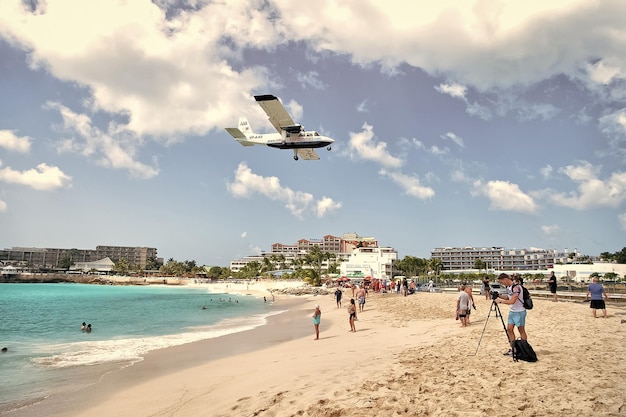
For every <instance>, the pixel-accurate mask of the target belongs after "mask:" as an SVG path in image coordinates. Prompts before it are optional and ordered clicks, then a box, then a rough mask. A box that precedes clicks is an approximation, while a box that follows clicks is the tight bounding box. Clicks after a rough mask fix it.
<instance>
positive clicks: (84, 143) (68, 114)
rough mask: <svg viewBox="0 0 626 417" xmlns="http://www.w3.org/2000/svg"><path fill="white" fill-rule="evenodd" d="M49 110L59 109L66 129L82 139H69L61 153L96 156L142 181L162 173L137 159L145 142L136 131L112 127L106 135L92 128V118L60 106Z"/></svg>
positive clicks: (62, 144) (109, 165)
mask: <svg viewBox="0 0 626 417" xmlns="http://www.w3.org/2000/svg"><path fill="white" fill-rule="evenodd" d="M47 106H48V108H49V109H52V110H57V111H58V112H59V113H60V114H61V116H62V117H63V127H64V128H65V129H66V130H67V131H68V132H70V133H72V134H77V135H78V138H75V137H73V138H72V139H66V140H65V141H63V142H61V143H60V144H59V147H58V149H59V151H60V152H77V153H79V154H81V155H84V156H87V157H90V156H95V157H96V158H97V161H98V163H99V164H100V165H102V166H105V167H108V168H114V169H124V170H127V171H128V172H130V174H131V175H133V176H135V177H138V178H152V177H154V176H155V175H157V174H158V170H157V169H156V168H153V167H150V166H148V165H145V164H143V163H141V162H139V161H136V160H135V153H136V149H137V147H138V146H140V145H141V139H140V138H138V137H137V136H136V135H135V134H134V133H133V132H128V131H124V130H121V129H119V128H110V130H111V132H110V133H106V132H102V131H101V130H100V129H98V128H97V127H94V126H93V125H92V122H91V119H90V118H89V116H87V115H84V114H77V113H74V112H73V111H72V110H70V109H68V108H67V107H65V106H63V105H61V104H59V103H52V102H50V103H48V105H47Z"/></svg>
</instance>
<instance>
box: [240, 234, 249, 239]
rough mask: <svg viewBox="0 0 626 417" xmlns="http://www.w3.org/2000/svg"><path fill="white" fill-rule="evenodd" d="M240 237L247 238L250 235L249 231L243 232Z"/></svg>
mask: <svg viewBox="0 0 626 417" xmlns="http://www.w3.org/2000/svg"><path fill="white" fill-rule="evenodd" d="M240 237H241V238H242V239H245V238H246V237H248V232H243V233H242V234H241V235H240Z"/></svg>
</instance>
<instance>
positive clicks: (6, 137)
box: [0, 130, 31, 153]
mask: <svg viewBox="0 0 626 417" xmlns="http://www.w3.org/2000/svg"><path fill="white" fill-rule="evenodd" d="M30 143H31V138H29V137H28V136H17V135H16V134H15V132H13V131H11V130H0V148H4V149H8V150H9V151H14V152H21V153H27V152H29V151H30Z"/></svg>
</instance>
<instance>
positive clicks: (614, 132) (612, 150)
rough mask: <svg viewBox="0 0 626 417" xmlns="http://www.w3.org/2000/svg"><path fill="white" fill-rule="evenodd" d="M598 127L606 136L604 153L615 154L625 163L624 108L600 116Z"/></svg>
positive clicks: (625, 121)
mask: <svg viewBox="0 0 626 417" xmlns="http://www.w3.org/2000/svg"><path fill="white" fill-rule="evenodd" d="M598 128H599V129H600V131H601V132H602V133H603V134H604V136H606V137H607V138H608V149H607V152H606V154H607V155H613V156H617V157H618V158H619V159H621V160H622V161H623V162H625V163H626V108H621V109H619V110H616V111H614V112H612V113H610V114H606V115H604V116H602V117H601V118H600V119H599V120H598Z"/></svg>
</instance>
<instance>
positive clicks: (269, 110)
mask: <svg viewBox="0 0 626 417" xmlns="http://www.w3.org/2000/svg"><path fill="white" fill-rule="evenodd" d="M254 98H255V100H256V101H257V102H258V103H259V105H260V106H261V108H262V109H263V111H265V113H266V114H267V116H268V117H269V121H270V123H271V124H272V126H274V128H275V129H276V130H277V131H278V133H281V134H282V131H283V130H286V131H288V132H292V133H296V132H299V131H300V129H301V126H300V125H297V124H296V123H295V122H294V121H293V119H292V118H291V116H290V115H289V113H287V110H285V108H284V107H283V104H282V103H281V102H280V101H279V100H278V98H276V97H275V96H273V95H271V94H266V95H263V96H254ZM296 129H297V130H296ZM316 159H319V158H316Z"/></svg>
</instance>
